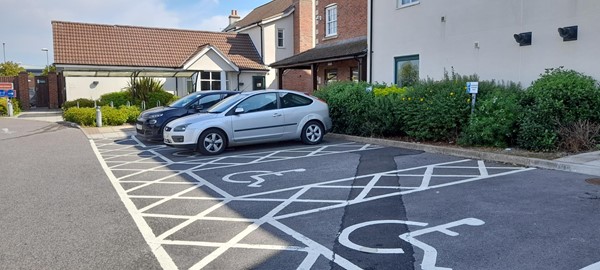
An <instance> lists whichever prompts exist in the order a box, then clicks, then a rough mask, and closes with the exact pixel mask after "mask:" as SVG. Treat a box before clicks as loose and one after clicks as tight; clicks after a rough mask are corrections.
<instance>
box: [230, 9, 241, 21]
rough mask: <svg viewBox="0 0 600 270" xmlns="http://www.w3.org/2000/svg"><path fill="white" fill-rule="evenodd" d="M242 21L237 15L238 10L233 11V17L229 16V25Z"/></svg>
mask: <svg viewBox="0 0 600 270" xmlns="http://www.w3.org/2000/svg"><path fill="white" fill-rule="evenodd" d="M239 20H240V16H239V15H238V14H237V10H235V9H233V10H231V15H229V25H232V24H234V23H236V22H237V21H239Z"/></svg>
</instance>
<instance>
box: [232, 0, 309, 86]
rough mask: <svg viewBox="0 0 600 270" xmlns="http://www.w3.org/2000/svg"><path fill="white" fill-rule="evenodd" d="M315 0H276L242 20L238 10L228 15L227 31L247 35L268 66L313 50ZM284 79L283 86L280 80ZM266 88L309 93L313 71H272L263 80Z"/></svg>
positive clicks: (258, 8) (260, 7) (253, 11)
mask: <svg viewBox="0 0 600 270" xmlns="http://www.w3.org/2000/svg"><path fill="white" fill-rule="evenodd" d="M313 18H314V9H313V0H273V1H271V2H269V3H266V4H264V5H262V6H259V7H257V8H255V9H254V10H252V11H251V12H250V13H249V14H248V15H247V16H245V17H244V18H240V16H239V15H238V14H237V11H236V10H232V12H231V15H230V16H229V26H227V27H226V28H225V30H224V32H236V33H244V34H248V35H249V36H250V38H251V39H252V41H253V43H254V45H255V46H256V49H257V50H258V52H259V53H260V55H261V57H262V60H263V62H264V63H265V64H266V65H269V64H271V63H274V62H276V61H280V60H282V59H285V58H288V57H291V56H293V55H295V54H298V53H301V52H304V51H306V50H309V49H311V48H313V47H314V43H315V41H314V33H313V32H314V27H313ZM280 76H281V77H284V78H285V80H284V83H280V82H279V80H278V78H279V77H280ZM263 80H264V84H263V89H264V88H284V89H290V90H298V91H303V92H308V91H310V90H311V88H312V80H311V74H310V69H308V70H302V69H296V70H287V71H284V72H282V73H281V74H278V70H276V69H271V70H269V72H267V74H266V75H265V77H264V78H263Z"/></svg>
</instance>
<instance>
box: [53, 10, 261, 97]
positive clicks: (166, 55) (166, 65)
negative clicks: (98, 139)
mask: <svg viewBox="0 0 600 270" xmlns="http://www.w3.org/2000/svg"><path fill="white" fill-rule="evenodd" d="M52 33H53V39H54V63H55V65H56V67H57V71H58V72H61V73H62V74H63V76H64V77H65V88H66V89H65V90H66V93H65V94H66V95H65V97H66V100H74V99H77V98H92V99H97V98H99V97H100V95H102V94H105V93H110V92H116V91H120V90H121V89H123V88H124V87H126V86H127V84H128V82H129V81H130V79H131V77H156V78H161V80H163V81H164V85H165V89H166V90H168V91H172V92H174V93H175V94H176V95H178V96H183V95H186V94H187V93H190V92H194V91H204V90H239V91H246V90H254V87H253V85H252V81H253V78H256V77H264V76H265V74H266V73H267V71H268V68H267V67H266V66H265V65H264V63H263V61H262V59H261V57H260V55H259V53H258V51H257V50H256V48H255V47H254V44H253V43H252V40H251V39H250V36H249V35H247V34H241V33H221V32H206V31H192V30H180V29H164V28H150V27H137V26H121V25H102V24H89V23H74V22H61V21H53V22H52Z"/></svg>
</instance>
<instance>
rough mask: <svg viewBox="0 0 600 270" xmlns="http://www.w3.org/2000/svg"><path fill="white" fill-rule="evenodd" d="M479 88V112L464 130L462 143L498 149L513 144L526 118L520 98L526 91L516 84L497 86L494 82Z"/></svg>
mask: <svg viewBox="0 0 600 270" xmlns="http://www.w3.org/2000/svg"><path fill="white" fill-rule="evenodd" d="M479 85H480V86H479V87H480V93H479V94H478V95H477V104H476V106H475V113H474V114H472V115H471V116H470V119H469V122H468V124H467V126H466V127H465V128H464V129H463V132H462V134H461V137H460V139H459V143H460V144H462V145H477V146H494V147H507V146H509V145H513V144H514V143H515V140H516V134H517V131H518V121H519V117H520V116H521V115H522V108H521V106H520V104H519V99H520V97H521V95H522V94H523V90H522V89H521V87H520V85H518V84H515V83H507V84H495V83H494V82H493V81H492V82H480V84H479Z"/></svg>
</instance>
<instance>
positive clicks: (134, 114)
mask: <svg viewBox="0 0 600 270" xmlns="http://www.w3.org/2000/svg"><path fill="white" fill-rule="evenodd" d="M119 111H121V112H122V113H124V114H125V115H126V116H127V120H126V122H127V123H131V124H134V123H135V122H136V121H137V118H138V116H139V115H140V112H141V111H140V108H139V107H138V106H129V107H127V106H121V107H120V108H119Z"/></svg>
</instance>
